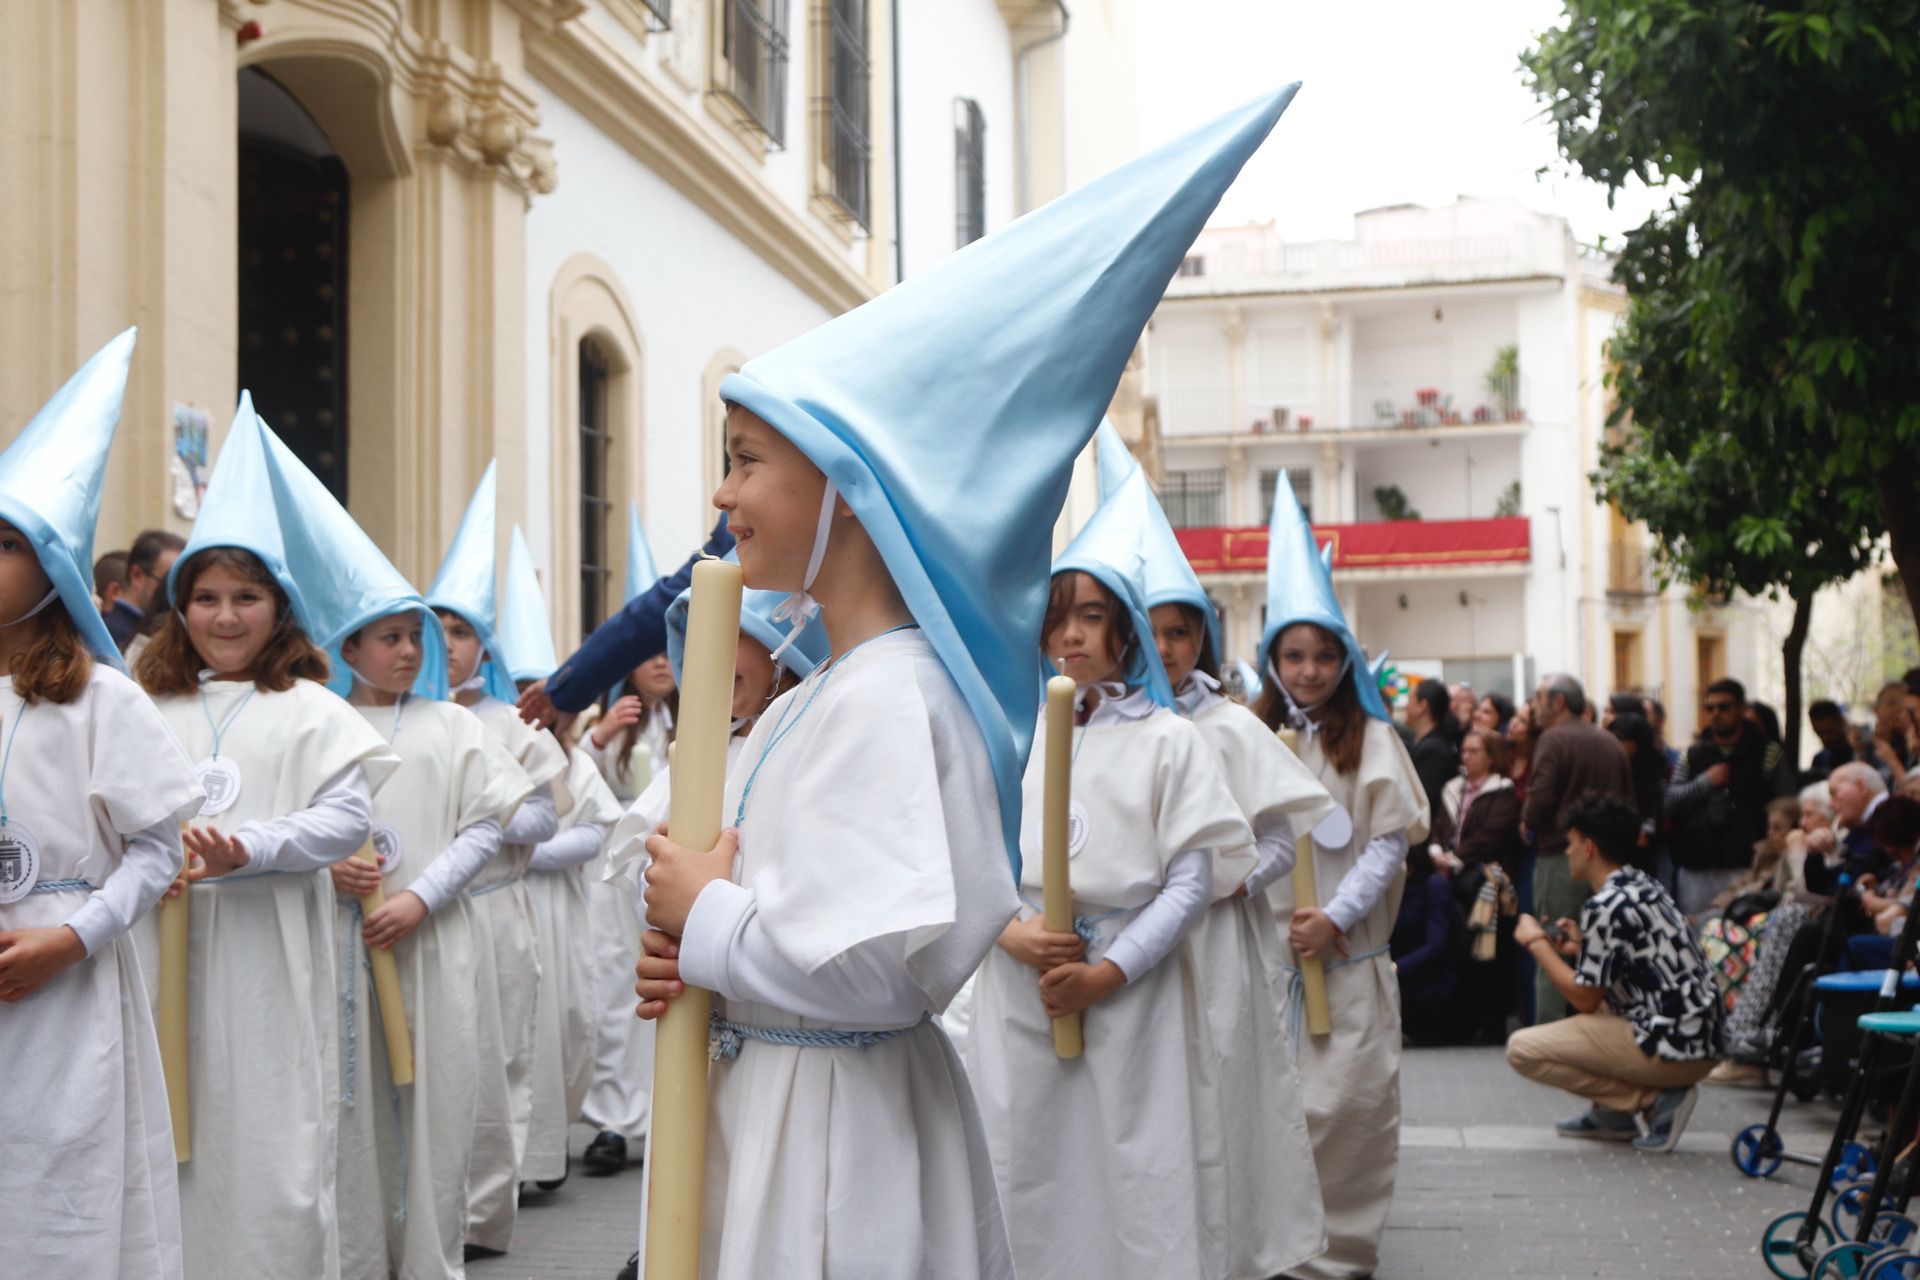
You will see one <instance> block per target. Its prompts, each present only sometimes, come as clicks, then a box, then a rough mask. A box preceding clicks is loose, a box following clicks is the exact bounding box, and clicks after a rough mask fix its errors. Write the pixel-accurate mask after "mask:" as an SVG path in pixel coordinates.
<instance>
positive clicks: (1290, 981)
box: [1281, 946, 1387, 1062]
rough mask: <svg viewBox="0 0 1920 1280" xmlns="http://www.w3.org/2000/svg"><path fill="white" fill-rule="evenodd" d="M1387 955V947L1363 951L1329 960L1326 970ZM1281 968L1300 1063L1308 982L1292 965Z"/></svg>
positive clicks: (1291, 1038)
mask: <svg viewBox="0 0 1920 1280" xmlns="http://www.w3.org/2000/svg"><path fill="white" fill-rule="evenodd" d="M1386 954H1387V948H1386V947H1384V946H1381V947H1375V948H1374V949H1373V950H1371V951H1362V952H1361V953H1360V954H1359V955H1357V956H1343V957H1341V958H1340V959H1338V960H1329V961H1327V962H1326V970H1327V972H1328V973H1332V972H1333V971H1334V970H1335V969H1344V968H1346V967H1347V966H1348V965H1350V964H1359V963H1360V962H1361V961H1362V960H1376V959H1378V958H1379V957H1381V956H1383V955H1386ZM1281 967H1282V968H1283V969H1285V970H1286V971H1287V1003H1289V1004H1291V1005H1292V1006H1293V1026H1292V1028H1291V1032H1290V1035H1289V1037H1288V1043H1289V1045H1290V1046H1291V1048H1292V1049H1293V1057H1294V1061H1296V1062H1298V1061H1299V1060H1300V1020H1301V1019H1302V1018H1304V1017H1306V1010H1307V980H1306V979H1305V978H1303V977H1302V976H1300V970H1298V969H1296V968H1294V967H1293V966H1292V965H1282V966H1281Z"/></svg>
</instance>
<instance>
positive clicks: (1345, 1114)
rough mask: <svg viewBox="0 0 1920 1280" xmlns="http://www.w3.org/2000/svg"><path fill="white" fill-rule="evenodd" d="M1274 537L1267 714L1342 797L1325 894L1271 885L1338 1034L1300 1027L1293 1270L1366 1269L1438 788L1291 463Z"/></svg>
mask: <svg viewBox="0 0 1920 1280" xmlns="http://www.w3.org/2000/svg"><path fill="white" fill-rule="evenodd" d="M1267 545H1268V551H1267V625H1266V634H1265V635H1263V636H1262V637H1261V644H1260V652H1261V661H1262V663H1263V664H1264V665H1265V668H1266V671H1265V675H1266V681H1267V687H1266V691H1265V693H1264V694H1263V696H1262V699H1261V702H1260V704H1259V706H1258V707H1257V708H1256V710H1257V712H1258V713H1259V715H1260V717H1261V719H1263V720H1264V721H1265V722H1266V723H1267V725H1268V726H1269V727H1270V728H1272V729H1275V730H1278V729H1281V728H1287V727H1291V728H1293V729H1294V730H1296V731H1297V732H1298V733H1299V735H1300V740H1299V750H1300V758H1301V760H1302V761H1303V762H1304V763H1305V764H1306V766H1307V767H1308V768H1309V769H1310V770H1312V771H1313V773H1314V775H1315V776H1316V777H1318V778H1319V780H1320V782H1321V784H1322V785H1324V786H1325V787H1326V788H1327V790H1328V791H1329V792H1330V793H1331V794H1332V796H1333V799H1334V801H1335V805H1336V808H1335V809H1334V812H1333V813H1332V815H1330V816H1329V817H1328V818H1327V819H1326V820H1324V821H1323V822H1321V823H1320V825H1319V826H1318V827H1316V828H1315V830H1314V832H1313V852H1314V867H1315V881H1316V883H1317V885H1318V888H1319V893H1320V898H1321V903H1320V905H1315V906H1308V905H1305V904H1300V905H1298V906H1296V904H1295V902H1294V900H1293V886H1292V883H1291V881H1290V880H1289V879H1287V878H1284V877H1283V878H1281V879H1280V880H1279V881H1278V882H1277V883H1276V884H1275V885H1274V886H1273V888H1272V890H1271V891H1270V893H1271V897H1272V901H1273V907H1274V912H1275V915H1276V917H1277V918H1278V921H1279V923H1280V925H1281V927H1282V928H1283V929H1285V930H1286V932H1287V941H1288V946H1289V949H1290V950H1291V951H1292V953H1293V956H1292V957H1290V960H1291V962H1292V966H1293V968H1294V970H1295V971H1296V972H1297V970H1298V965H1299V962H1298V959H1297V957H1299V956H1319V957H1320V958H1321V959H1322V960H1323V961H1324V963H1325V966H1326V975H1327V1002H1328V1005H1329V1008H1330V1011H1331V1013H1332V1016H1333V1030H1332V1034H1330V1035H1326V1036H1310V1035H1306V1034H1304V1033H1303V1034H1301V1035H1300V1036H1298V1037H1297V1042H1298V1045H1299V1054H1300V1059H1299V1061H1300V1080H1301V1084H1302V1085H1303V1087H1304V1089H1305V1094H1306V1106H1307V1128H1308V1130H1309V1132H1310V1133H1311V1134H1312V1137H1313V1152H1314V1161H1315V1165H1316V1166H1317V1168H1318V1170H1319V1174H1320V1187H1321V1191H1322V1195H1323V1199H1324V1203H1325V1205H1326V1213H1327V1245H1328V1247H1327V1252H1326V1253H1325V1254H1323V1255H1321V1257H1320V1258H1319V1259H1318V1260H1316V1261H1315V1262H1313V1263H1311V1264H1309V1265H1307V1266H1305V1267H1301V1268H1296V1271H1297V1272H1298V1273H1299V1274H1301V1275H1307V1276H1315V1277H1353V1276H1366V1275H1371V1274H1373V1271H1374V1267H1375V1265H1376V1263H1377V1261H1378V1258H1379V1251H1380V1235H1381V1232H1382V1231H1384V1230H1385V1228H1386V1219H1387V1205H1388V1203H1389V1201H1391V1199H1392V1198H1393V1181H1394V1172H1395V1169H1396V1167H1397V1165H1398V1159H1399V1146H1400V993H1399V989H1398V986H1397V984H1396V983H1395V980H1394V976H1393V963H1392V961H1391V960H1390V959H1389V958H1388V953H1387V943H1388V939H1389V937H1390V936H1391V934H1392V932H1393V921H1394V916H1395V914H1396V913H1397V912H1398V910H1399V898H1400V888H1401V886H1402V885H1403V884H1404V883H1405V875H1406V856H1407V848H1408V845H1409V842H1410V841H1417V840H1424V839H1425V838H1426V832H1427V823H1428V813H1427V804H1426V792H1425V789H1424V788H1423V787H1422V786H1421V785H1420V780H1419V777H1418V775H1416V774H1415V773H1414V770H1413V762H1412V760H1410V759H1409V758H1408V756H1407V751H1406V748H1405V747H1403V746H1402V745H1401V743H1400V737H1399V735H1398V734H1396V733H1395V732H1394V730H1393V725H1392V721H1391V720H1390V719H1389V718H1388V716H1387V712H1386V708H1385V706H1384V705H1383V704H1382V703H1381V701H1380V689H1379V686H1378V685H1377V684H1376V683H1375V682H1374V680H1372V679H1371V678H1370V677H1369V673H1368V670H1367V663H1366V658H1365V655H1364V654H1363V653H1362V652H1361V649H1360V645H1359V642H1358V641H1356V640H1355V639H1354V636H1353V632H1352V630H1351V629H1350V628H1349V627H1348V626H1347V623H1346V618H1345V617H1344V615H1342V613H1341V612H1340V605H1339V602H1338V600H1337V599H1336V598H1335V596H1334V592H1333V579H1332V573H1331V571H1330V569H1329V568H1328V566H1327V564H1326V563H1325V561H1324V560H1323V559H1322V558H1321V556H1320V553H1319V551H1318V549H1317V548H1316V547H1315V545H1314V538H1313V530H1312V528H1311V527H1310V526H1309V525H1308V524H1307V517H1306V513H1305V512H1303V511H1301V509H1300V504H1299V502H1298V501H1297V500H1296V499H1295V498H1294V496H1293V486H1292V485H1291V484H1290V483H1289V482H1288V479H1287V475H1286V473H1285V472H1284V471H1283V472H1281V473H1280V480H1279V483H1278V484H1277V485H1276V486H1275V488H1274V504H1273V520H1272V525H1271V528H1270V531H1269V533H1268V542H1267ZM1297 996H1298V993H1297V991H1296V998H1297Z"/></svg>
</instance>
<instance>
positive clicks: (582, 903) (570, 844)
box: [498, 525, 638, 1191]
mask: <svg viewBox="0 0 1920 1280" xmlns="http://www.w3.org/2000/svg"><path fill="white" fill-rule="evenodd" d="M498 639H499V642H500V653H501V656H502V658H503V659H504V660H505V662H506V663H507V670H508V673H509V674H510V675H511V676H512V677H513V681H514V683H515V685H517V686H523V687H524V686H525V685H527V684H531V683H532V682H533V681H536V680H545V679H546V678H547V677H548V676H551V675H552V674H553V672H554V668H555V667H557V666H558V665H559V662H558V660H557V659H556V657H555V654H554V649H553V627H552V623H551V621H550V619H549V617H548V614H547V602H546V599H545V597H544V596H543V595H542V593H541V591H540V580H539V578H538V577H537V576H536V575H535V573H534V569H533V553H532V552H531V551H530V550H529V549H528V547H527V539H526V535H525V534H524V533H522V532H521V531H520V526H518V525H515V526H514V528H513V535H512V538H511V540H510V541H509V542H508V544H507V572H506V575H505V577H504V579H503V580H502V583H501V595H500V625H499V628H498ZM556 741H558V739H557V738H556ZM562 750H566V748H565V745H564V744H562ZM565 785H566V789H567V792H568V794H569V795H571V796H572V797H573V807H572V808H570V809H569V810H568V811H567V814H566V817H565V818H563V819H562V820H561V824H560V831H559V833H558V834H557V835H555V836H554V837H553V839H551V840H548V841H546V842H544V843H543V844H541V845H539V846H538V847H536V848H535V849H534V851H533V857H532V859H531V861H529V862H528V864H527V893H528V896H529V898H530V899H531V900H532V903H533V914H534V925H535V929H534V936H535V940H536V943H537V945H538V948H539V957H540V997H539V1000H538V1001H537V1002H536V1005H535V1018H534V1042H533V1072H532V1101H533V1111H532V1119H531V1123H530V1125H529V1128H528V1133H527V1149H526V1159H525V1162H524V1165H523V1168H522V1174H523V1176H524V1178H525V1179H526V1181H528V1182H532V1183H534V1184H535V1185H536V1186H538V1187H539V1188H540V1189H541V1190H542V1191H552V1190H555V1189H557V1188H558V1187H559V1186H560V1185H561V1184H562V1183H564V1182H565V1181H566V1180H567V1174H568V1171H569V1167H570V1163H569V1159H568V1152H567V1130H568V1127H569V1126H570V1125H571V1124H572V1123H573V1118H574V1117H575V1116H576V1115H578V1114H580V1106H581V1103H582V1102H583V1101H584V1100H585V1098H586V1094H587V1085H588V1081H589V1079H590V1077H591V1073H592V1067H593V1015H594V1014H595V1013H596V1012H597V1008H596V1003H595V1001H594V999H593V996H594V990H593V984H592V963H593V951H592V945H591V942H590V940H589V925H588V918H589V917H588V908H587V892H588V886H587V880H586V874H585V873H586V868H587V866H588V865H589V864H591V863H593V862H595V860H596V859H598V858H599V856H600V851H601V848H602V846H603V845H604V844H605V841H606V838H607V832H608V831H609V830H610V829H611V828H612V827H613V824H614V823H615V822H617V821H619V820H620V814H621V811H622V806H621V804H620V803H619V801H617V800H616V799H614V795H613V792H612V791H610V790H608V788H607V784H606V783H605V782H604V781H603V780H602V779H601V777H600V769H599V766H597V765H596V764H595V763H594V761H593V758H592V757H591V756H589V755H588V754H587V753H586V752H584V751H581V750H580V749H578V748H577V747H576V748H574V749H573V750H571V751H569V752H568V753H567V773H566V779H565ZM628 915H629V916H631V915H632V913H631V912H629V913H628ZM626 1003H627V1004H628V1005H631V1003H632V1002H631V1001H627V1002H626ZM628 1020H629V1021H634V1022H637V1021H638V1019H635V1018H633V1017H632V1011H631V1009H630V1008H629V1010H628Z"/></svg>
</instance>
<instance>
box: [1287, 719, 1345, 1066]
mask: <svg viewBox="0 0 1920 1280" xmlns="http://www.w3.org/2000/svg"><path fill="white" fill-rule="evenodd" d="M1299 739H1300V735H1299V734H1298V733H1297V732H1295V731H1294V730H1292V729H1282V730H1280V740H1281V741H1282V742H1284V743H1286V744H1287V750H1289V751H1291V752H1293V753H1294V754H1296V755H1298V754H1299V752H1300V741H1299ZM1293 903H1294V906H1295V907H1308V908H1316V909H1317V908H1318V907H1319V906H1320V889H1319V886H1318V885H1317V884H1316V883H1315V882H1314V874H1313V837H1312V836H1302V837H1301V838H1300V849H1299V853H1298V854H1297V855H1296V856H1295V858H1294V863H1293ZM1300 989H1301V991H1302V992H1303V993H1304V994H1305V996H1306V1005H1307V1034H1308V1035H1310V1036H1324V1035H1330V1034H1331V1033H1332V1031H1333V1011H1332V1010H1331V1009H1330V1008H1329V1007H1328V1005H1327V964H1326V961H1325V960H1323V959H1321V958H1320V957H1319V956H1302V957H1300Z"/></svg>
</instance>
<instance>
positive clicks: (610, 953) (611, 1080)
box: [581, 716, 742, 1160]
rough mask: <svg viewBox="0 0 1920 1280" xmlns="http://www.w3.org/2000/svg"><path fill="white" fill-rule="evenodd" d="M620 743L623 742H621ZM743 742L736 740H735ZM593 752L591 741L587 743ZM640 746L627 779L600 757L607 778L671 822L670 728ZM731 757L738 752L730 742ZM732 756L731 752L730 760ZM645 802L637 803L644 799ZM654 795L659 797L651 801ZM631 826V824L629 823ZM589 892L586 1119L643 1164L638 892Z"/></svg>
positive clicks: (652, 724)
mask: <svg viewBox="0 0 1920 1280" xmlns="http://www.w3.org/2000/svg"><path fill="white" fill-rule="evenodd" d="M616 741H617V740H616ZM739 741H742V740H741V739H735V740H734V742H736V743H737V742H739ZM586 746H587V747H588V749H589V754H594V753H593V752H592V751H591V743H590V742H588V743H586ZM640 747H642V748H644V754H643V753H642V751H641V750H640V749H636V750H635V751H634V752H633V754H632V756H631V757H629V763H630V764H631V765H632V767H631V768H630V769H629V770H628V771H626V772H625V773H622V772H620V771H619V770H618V769H617V768H615V766H614V763H613V753H612V752H611V751H607V752H602V753H599V754H598V755H596V756H595V758H596V759H597V760H599V761H600V762H601V776H602V777H604V778H606V779H607V785H609V786H611V787H612V788H613V791H614V794H615V795H616V796H619V797H620V798H621V799H622V800H624V801H627V802H629V804H630V808H629V810H628V812H629V815H631V814H633V813H635V812H641V811H645V812H653V811H655V810H656V809H657V811H658V813H659V815H660V816H659V817H658V818H657V819H655V820H654V821H655V823H656V824H657V823H659V822H665V821H666V820H667V810H666V803H667V800H666V797H667V785H666V782H665V781H664V780H665V778H666V776H667V725H666V721H665V719H664V718H663V717H660V716H654V717H653V718H651V719H650V720H649V721H648V722H647V727H646V730H645V731H644V732H643V733H642V734H641V735H640ZM727 750H728V751H729V753H731V752H733V751H734V750H736V747H735V746H734V745H733V744H732V743H730V744H729V745H728V748H727ZM728 758H729V759H731V758H732V756H731V754H730V755H729V757H728ZM636 797H637V798H636ZM649 797H651V798H649ZM623 825H624V824H623ZM652 831H653V826H652V825H649V826H648V827H647V828H646V829H645V830H644V831H643V832H642V833H641V841H642V842H643V843H644V842H645V839H646V837H647V836H648V835H650V834H652ZM618 832H619V829H618V828H616V831H615V835H614V836H610V837H609V838H608V840H607V849H608V850H609V852H611V851H612V850H615V849H617V848H619V847H620V844H621V841H622V839H623V837H620V836H619V833H618ZM593 879H594V883H592V884H591V885H589V886H588V888H587V910H588V914H589V916H590V917H591V920H592V935H593V987H594V998H595V1008H594V1040H593V1079H592V1082H591V1083H590V1084H589V1085H588V1087H587V1100H586V1102H585V1103H584V1104H583V1106H582V1109H581V1118H582V1119H584V1120H585V1121H586V1122H587V1123H588V1124H590V1125H592V1126H593V1127H594V1128H596V1129H601V1130H605V1131H607V1132H611V1133H617V1134H619V1135H620V1136H621V1137H622V1138H624V1139H626V1143H627V1158H628V1159H630V1160H637V1159H639V1157H640V1147H641V1144H642V1143H644V1142H645V1141H646V1139H647V1118H648V1115H649V1108H650V1106H651V1105H652V1097H653V1024H652V1023H651V1022H642V1021H641V1020H640V1019H638V1018H636V1017H634V1016H633V1007H634V1005H635V1004H636V1003H637V1002H636V1001H635V999H634V995H633V982H634V973H633V967H634V965H636V964H638V963H639V961H640V920H639V917H638V916H637V915H635V913H634V903H635V901H636V897H635V893H636V891H635V888H634V886H633V885H632V884H630V883H620V882H605V881H602V880H601V879H600V877H598V876H595V877H594V878H593Z"/></svg>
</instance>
